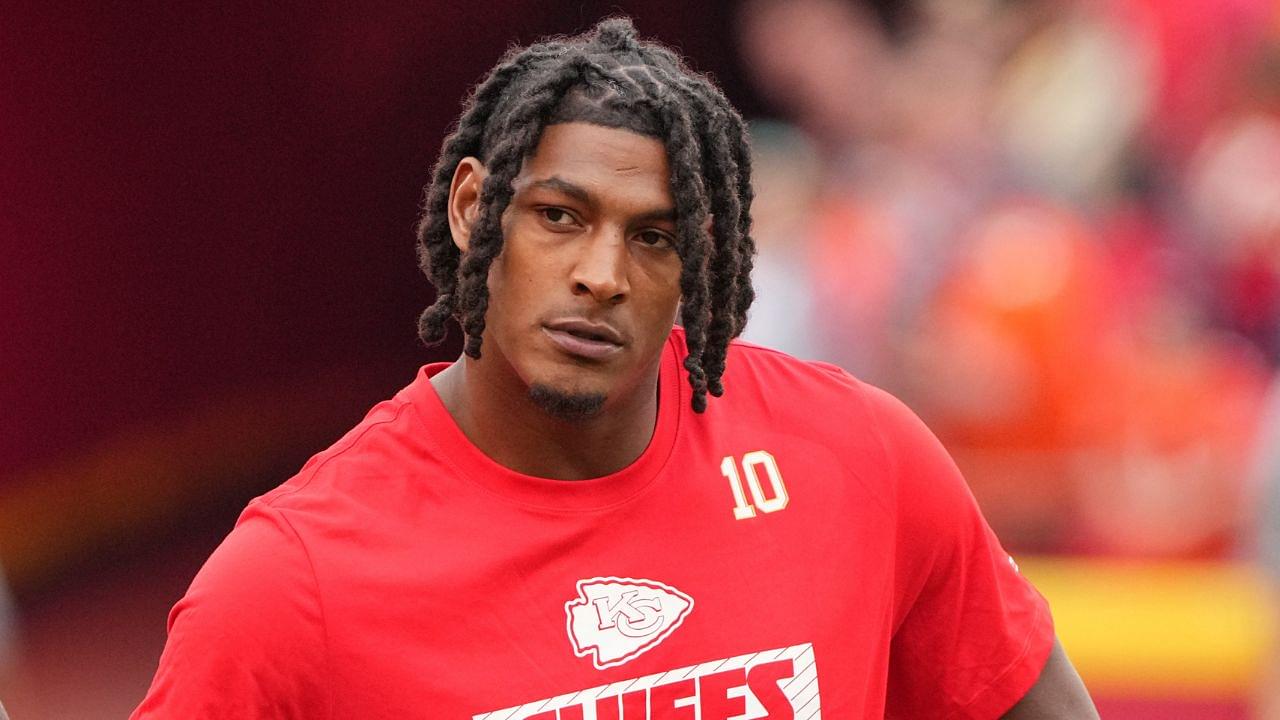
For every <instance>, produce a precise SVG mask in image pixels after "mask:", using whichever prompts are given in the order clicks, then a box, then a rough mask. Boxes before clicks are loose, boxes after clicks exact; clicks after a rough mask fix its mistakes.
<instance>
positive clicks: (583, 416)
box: [529, 383, 608, 422]
mask: <svg viewBox="0 0 1280 720" xmlns="http://www.w3.org/2000/svg"><path fill="white" fill-rule="evenodd" d="M529 399H530V400H532V401H533V402H534V404H536V405H537V406H538V407H540V408H542V409H543V410H544V411H546V413H547V414H548V415H551V416H552V417H554V418H556V419H558V420H564V421H566V422H582V421H584V420H590V419H591V418H593V417H596V416H597V415H599V414H600V411H601V410H603V409H604V403H605V400H607V399H608V396H607V395H605V394H604V393H602V392H599V391H593V390H586V389H579V388H564V387H558V386H555V385H549V384H544V383H534V384H532V385H530V386H529Z"/></svg>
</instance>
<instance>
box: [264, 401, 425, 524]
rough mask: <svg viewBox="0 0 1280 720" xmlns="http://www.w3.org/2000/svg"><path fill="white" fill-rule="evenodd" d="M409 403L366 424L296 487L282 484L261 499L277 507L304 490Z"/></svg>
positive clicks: (391, 419) (270, 505)
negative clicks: (331, 463)
mask: <svg viewBox="0 0 1280 720" xmlns="http://www.w3.org/2000/svg"><path fill="white" fill-rule="evenodd" d="M407 405H409V403H407V402H401V403H400V404H399V405H397V406H396V412H395V414H394V415H392V416H391V417H389V418H386V419H385V420H378V421H376V422H372V423H369V424H368V425H366V426H365V428H364V429H363V430H361V431H360V434H359V435H356V436H355V437H354V438H352V439H351V441H350V442H349V443H347V444H346V445H344V446H343V447H342V448H341V449H338V450H335V451H334V452H333V453H332V454H331V455H329V456H328V457H326V458H325V459H323V460H321V461H320V462H319V463H318V464H317V465H316V466H315V467H314V468H311V470H310V471H309V472H308V473H307V476H306V478H305V479H303V480H302V481H301V482H299V483H298V484H297V485H296V486H294V487H288V486H282V487H280V488H277V489H276V491H275V492H273V493H268V494H267V496H264V497H263V498H262V499H261V500H260V501H261V502H262V503H263V504H265V505H267V506H268V507H271V508H275V505H274V504H273V503H274V502H275V501H276V500H279V499H281V498H285V497H288V496H290V495H293V494H295V493H298V492H300V491H302V490H303V489H304V488H306V487H307V486H308V485H310V484H311V481H312V480H314V479H315V477H316V475H318V474H320V470H321V469H322V468H324V466H325V465H328V464H329V462H330V461H332V460H334V459H336V458H339V457H341V456H343V455H345V454H347V452H348V451H350V450H351V449H352V448H354V447H355V446H356V445H357V444H359V443H360V441H361V440H363V439H364V436H365V435H368V434H369V432H370V431H371V430H373V429H374V428H376V427H378V426H380V425H386V424H388V423H394V422H396V421H397V420H399V419H400V414H401V413H403V412H404V409H405V407H406V406H407ZM276 509H278V508H276Z"/></svg>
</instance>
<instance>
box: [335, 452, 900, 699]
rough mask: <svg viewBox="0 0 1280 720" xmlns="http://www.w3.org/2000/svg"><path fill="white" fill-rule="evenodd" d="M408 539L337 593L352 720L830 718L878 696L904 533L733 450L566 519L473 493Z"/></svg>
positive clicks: (820, 476)
mask: <svg viewBox="0 0 1280 720" xmlns="http://www.w3.org/2000/svg"><path fill="white" fill-rule="evenodd" d="M414 523H416V524H417V528H416V531H415V528H414V526H413V524H414ZM414 523H410V522H408V521H407V520H406V521H405V523H404V524H402V525H401V526H399V527H395V528H391V527H388V528H384V529H382V530H381V531H379V532H375V533H372V534H371V535H372V536H373V537H374V539H373V540H371V541H370V542H369V545H370V547H368V548H365V549H364V550H363V551H362V553H361V554H363V555H364V557H363V558H361V559H359V560H357V561H353V562H351V563H349V564H348V565H347V566H346V567H345V569H344V570H342V571H335V572H334V574H333V575H331V577H330V579H329V583H328V584H329V588H327V589H326V601H327V607H326V612H327V613H329V616H330V627H331V628H332V629H333V636H332V638H331V641H332V646H331V649H332V652H333V655H334V658H335V661H336V665H337V668H338V672H337V673H336V677H337V678H339V682H340V684H341V685H343V686H344V688H345V690H344V693H343V694H342V697H344V698H346V702H348V703H349V705H348V707H347V709H348V711H349V714H353V715H360V716H369V717H374V716H379V715H380V714H385V715H386V716H397V717H414V716H422V717H456V718H485V719H486V720H488V719H489V718H495V719H496V718H504V719H510V720H515V719H517V718H537V720H555V719H565V720H569V719H576V718H602V719H603V718H620V719H621V720H645V719H647V718H655V719H656V718H688V719H689V720H694V719H695V718H701V720H710V719H711V718H717V717H722V718H726V719H727V718H731V717H733V718H737V717H745V718H765V717H818V716H819V708H824V707H825V708H828V711H829V714H830V708H834V707H839V706H854V705H858V704H861V703H863V702H864V701H865V696H866V695H867V694H868V693H872V694H874V693H876V692H882V690H880V689H878V688H877V686H878V685H882V683H883V680H882V676H883V674H884V673H883V666H884V664H885V662H886V660H885V658H887V648H888V642H889V639H890V636H891V629H890V627H889V624H890V621H889V618H890V617H891V615H892V600H893V599H892V597H890V588H891V587H892V572H893V562H892V560H893V547H892V544H891V542H890V540H889V538H891V537H892V534H893V528H892V523H891V519H890V513H889V512H888V509H887V508H885V507H884V504H883V501H882V500H881V499H880V498H879V497H877V496H876V495H875V493H874V492H873V491H872V490H871V489H869V488H868V487H867V480H866V478H859V477H856V476H852V475H851V474H850V473H849V472H848V470H847V469H846V468H844V467H843V466H841V465H840V464H839V463H837V462H835V460H834V458H831V457H824V456H823V455H822V453H814V452H810V453H787V452H770V450H769V449H767V448H755V449H752V448H733V449H732V450H727V451H725V452H724V453H723V454H718V455H716V456H712V457H707V458H705V459H700V460H698V461H696V462H686V463H683V464H681V465H679V466H676V467H671V468H669V469H668V470H667V472H665V473H664V474H663V475H661V476H660V477H658V478H656V479H655V480H654V482H653V483H651V484H650V485H649V486H647V487H646V488H644V489H643V490H642V491H641V493H640V495H639V496H637V497H635V498H631V499H629V500H628V501H627V502H625V503H621V504H619V505H618V506H616V507H613V508H605V509H599V510H595V511H591V512H580V513H572V514H564V513H546V512H531V511H528V510H522V509H514V508H512V507H510V506H509V505H505V504H503V503H502V502H501V501H500V500H498V499H496V498H493V497H490V496H486V495H484V494H483V493H469V492H466V491H462V490H460V491H459V492H456V493H452V494H451V495H450V497H449V498H448V501H447V503H445V504H444V505H439V506H436V507H435V508H434V510H432V511H429V512H426V513H425V514H423V515H422V516H418V517H415V518H414ZM334 588H341V589H340V590H337V591H335V590H334ZM340 704H341V701H340ZM374 707H379V708H382V710H385V713H383V712H382V711H377V710H373V709H372V708H374ZM802 708H807V711H808V712H810V713H811V714H808V715H805V714H802Z"/></svg>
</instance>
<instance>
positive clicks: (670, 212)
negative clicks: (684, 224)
mask: <svg viewBox="0 0 1280 720" xmlns="http://www.w3.org/2000/svg"><path fill="white" fill-rule="evenodd" d="M529 187H530V188H542V189H545V190H554V191H556V192H559V193H563V194H565V195H568V196H569V197H571V198H573V199H574V200H577V201H579V202H581V203H584V204H587V205H591V204H593V200H592V198H591V193H589V192H587V189H586V188H584V187H582V186H581V185H575V184H573V183H571V182H569V181H568V180H565V179H564V178H561V177H558V176H555V175H553V176H551V177H549V178H546V179H543V180H534V181H533V182H531V183H529ZM636 219H637V220H641V221H645V222H653V221H666V222H671V223H674V222H675V221H676V210H675V208H665V209H662V210H650V211H649V212H646V213H643V214H641V215H639V216H638V217H637V218H636Z"/></svg>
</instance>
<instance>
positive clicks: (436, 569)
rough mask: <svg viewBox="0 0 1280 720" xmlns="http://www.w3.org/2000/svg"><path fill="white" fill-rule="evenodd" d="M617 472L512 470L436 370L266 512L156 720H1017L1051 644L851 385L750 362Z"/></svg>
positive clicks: (940, 474)
mask: <svg viewBox="0 0 1280 720" xmlns="http://www.w3.org/2000/svg"><path fill="white" fill-rule="evenodd" d="M684 354H685V350H684V334H683V332H682V331H681V330H679V329H676V331H675V332H674V333H673V334H672V337H671V340H670V341H669V342H668V344H667V346H666V348H665V350H664V355H663V361H662V367H661V372H660V379H659V387H660V405H659V412H658V421H657V426H656V429H655V431H654V435H653V438H652V440H651V441H650V443H649V446H648V448H647V449H646V450H645V452H644V454H643V455H641V456H640V458H638V459H637V460H636V461H635V462H634V463H632V464H631V465H630V466H628V467H627V468H625V469H623V470H620V471H618V472H617V473H614V474H612V475H610V476H607V477H603V478H598V479H592V480H582V481H562V480H546V479H541V478H535V477H530V476H526V475H521V474H518V473H515V472H512V471H511V470H508V469H506V468H504V467H502V466H499V465H497V464H496V463H494V462H493V461H492V460H490V459H489V458H488V457H486V456H485V455H484V454H482V453H481V452H480V451H479V450H477V449H476V448H475V447H474V446H473V445H471V444H470V443H469V442H468V441H467V440H466V438H465V436H464V435H463V434H462V432H461V431H460V430H459V429H458V427H457V425H455V424H454V422H453V420H452V418H451V417H450V415H449V413H448V411H447V410H445V408H444V406H443V405H442V404H441V402H440V399H439V397H438V396H437V395H436V393H435V391H434V389H433V388H432V385H431V383H430V382H429V380H428V378H429V377H430V376H431V375H433V374H435V373H437V372H439V371H440V370H441V369H443V368H444V367H445V366H444V365H429V366H427V367H425V368H423V370H422V372H421V373H420V374H419V375H418V377H417V378H416V379H415V380H414V382H413V383H412V384H410V385H409V386H408V387H407V388H405V389H404V390H402V391H401V392H399V393H398V394H397V395H396V396H395V397H394V398H392V399H391V400H388V401H386V402H383V403H380V404H379V405H377V406H376V407H374V409H373V410H372V411H370V413H369V415H368V416H367V417H366V418H365V419H364V420H363V421H362V422H361V423H360V424H359V425H358V426H357V427H356V428H355V429H353V430H352V431H351V432H349V433H348V434H347V435H346V436H345V437H343V438H342V439H341V440H339V441H338V442H337V443H336V444H335V445H334V446H333V447H331V448H329V449H328V450H326V451H324V452H322V453H320V454H319V455H316V456H315V457H313V458H312V459H311V460H310V461H309V462H308V463H307V464H306V465H305V466H304V467H303V468H302V470H301V472H299V473H298V475H296V476H295V477H293V478H291V479H290V480H289V481H288V482H286V483H285V484H284V485H282V486H280V487H279V488H276V489H275V490H273V491H271V492H269V493H267V494H266V495H263V496H262V497H260V498H258V499H256V500H254V501H253V502H251V503H250V504H249V506H248V508H247V509H246V510H245V511H244V514H243V515H242V516H241V518H240V520H239V522H238V523H237V524H236V527H235V529H234V530H232V531H231V534H230V535H228V537H227V539H226V540H225V541H224V542H223V543H222V545H221V546H220V547H219V548H218V549H217V550H216V551H215V552H214V553H213V555H212V556H211V557H210V558H209V560H208V562H207V563H206V564H205V566H204V567H203V569H201V571H200V573H199V574H198V575H197V576H196V578H195V580H194V581H193V582H192V584H191V588H190V589H189V590H188V592H187V594H186V596H184V597H183V598H182V600H180V601H179V602H178V604H177V605H176V606H175V607H174V608H173V611H172V613H171V614H170V616H169V640H168V644H167V645H166V647H165V650H164V653H163V655H162V656H161V658H160V667H159V670H158V672H157V673H156V677H155V680H154V681H153V683H152V686H151V689H150V691H149V693H148V694H147V697H146V699H145V700H144V701H143V703H142V705H141V706H140V707H139V708H138V709H137V711H135V713H134V715H133V717H134V718H182V719H183V720H188V719H192V718H260V717H261V718H266V717H271V718H282V717H288V718H362V719H363V718H459V719H465V718H473V719H483V720H499V719H501V720H522V719H524V718H528V719H530V720H569V719H573V720H591V719H592V718H598V719H600V720H606V719H612V720H643V719H644V718H651V719H655V720H656V719H658V718H684V719H688V720H695V718H696V719H697V720H717V719H719V720H727V719H728V718H742V717H746V718H765V717H768V718H793V717H794V718H817V717H819V715H820V714H822V715H825V716H827V717H829V718H880V717H896V718H944V717H945V718H951V717H956V718H970V717H972V718H994V717H997V716H999V715H1000V714H1002V713H1003V712H1004V711H1006V710H1008V709H1009V708H1010V707H1012V706H1013V704H1014V703H1016V702H1017V700H1018V699H1019V698H1021V697H1022V695H1023V694H1025V693H1026V691H1027V690H1028V689H1029V688H1030V687H1031V686H1032V684H1034V682H1035V680H1036V679H1037V677H1038V676H1039V673H1040V669H1041V668H1042V667H1043V664H1044V662H1045V659H1046V658H1047V657H1048V654H1049V650H1050V647H1051V645H1052V641H1053V629H1052V624H1051V620H1050V617H1049V612H1048V608H1047V606H1046V604H1045V602H1044V600H1043V599H1042V598H1041V597H1040V595H1039V594H1038V593H1037V592H1036V591H1035V590H1034V589H1033V588H1032V587H1031V586H1030V584H1029V583H1027V582H1026V581H1025V580H1024V579H1023V578H1022V577H1021V576H1019V575H1018V573H1017V570H1016V567H1015V566H1014V565H1013V562H1012V560H1010V558H1009V557H1008V556H1007V555H1006V554H1005V552H1004V551H1003V550H1002V549H1001V548H1000V545H999V543H998V541H997V540H996V538H995V536H994V535H993V534H992V533H991V530H990V529H989V528H988V527H987V525H986V523H985V522H984V521H983V519H982V516H981V515H980V513H979V512H978V509H977V507H976V505H975V503H974V500H973V497H972V496H971V495H970V493H969V491H968V489H967V487H966V486H965V484H964V481H963V480H962V479H961V477H960V475H959V473H958V472H957V470H956V468H955V466H954V464H953V463H952V462H951V460H950V459H949V457H948V456H947V454H946V452H945V451H944V450H943V449H942V447H941V446H940V445H939V444H938V442H937V440H935V439H934V437H933V436H932V435H931V434H930V433H929V431H928V430H927V429H926V428H925V427H924V426H923V425H922V424H921V423H920V421H919V420H918V419H916V417H915V416H914V415H913V414H912V413H911V412H910V411H909V410H907V409H906V408H905V407H904V406H903V405H902V404H900V403H899V402H897V401H896V400H894V399H893V398H892V397H890V396H889V395H887V394H885V393H884V392H882V391H879V390H877V389H875V388H872V387H870V386H867V385H864V384H861V383H859V382H858V381H857V380H854V379H853V378H851V377H850V376H848V375H847V374H845V373H843V372H842V371H840V370H838V369H836V368H833V367H830V366H826V365H820V364H814V363H808V362H802V361H799V360H796V359H794V358H791V357H789V356H787V355H784V354H782V353H778V352H774V351H771V350H767V349H764V348H759V347H755V346H751V345H747V344H744V343H735V344H734V345H733V347H732V349H731V351H730V354H729V361H728V370H727V373H726V375H725V383H724V384H725V390H726V392H725V395H724V396H723V397H722V398H718V399H712V400H711V402H710V404H709V408H708V410H707V412H706V413H705V414H702V415H698V414H695V413H693V412H692V410H691V409H690V407H689V388H688V386H687V384H686V382H685V381H684V378H683V374H682V373H681V371H680V361H681V360H682V359H683V357H684Z"/></svg>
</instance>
